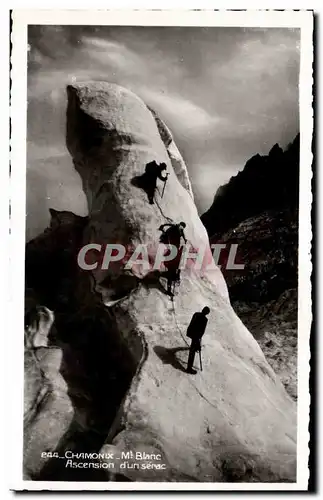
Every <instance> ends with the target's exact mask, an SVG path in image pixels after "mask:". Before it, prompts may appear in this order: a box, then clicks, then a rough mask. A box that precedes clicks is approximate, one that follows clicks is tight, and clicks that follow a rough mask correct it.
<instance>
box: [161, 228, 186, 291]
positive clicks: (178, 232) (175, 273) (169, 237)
mask: <svg viewBox="0 0 323 500" xmlns="http://www.w3.org/2000/svg"><path fill="white" fill-rule="evenodd" d="M166 227H168V229H165V228H166ZM185 227H186V224H185V222H183V221H182V222H180V223H179V224H173V223H172V224H170V223H166V224H162V225H161V226H160V227H159V231H162V234H161V236H160V242H161V243H164V244H166V245H174V246H175V247H176V248H177V255H176V257H174V258H173V259H172V260H168V261H166V262H164V265H165V267H166V269H167V272H166V277H167V293H168V295H170V296H171V297H173V296H174V288H175V283H176V282H179V281H180V276H181V271H180V269H178V267H179V264H180V261H181V256H182V251H183V246H181V239H182V238H183V240H184V242H185V244H186V243H187V239H186V237H185V234H184V229H185ZM169 252H170V250H166V253H165V255H168V254H169Z"/></svg>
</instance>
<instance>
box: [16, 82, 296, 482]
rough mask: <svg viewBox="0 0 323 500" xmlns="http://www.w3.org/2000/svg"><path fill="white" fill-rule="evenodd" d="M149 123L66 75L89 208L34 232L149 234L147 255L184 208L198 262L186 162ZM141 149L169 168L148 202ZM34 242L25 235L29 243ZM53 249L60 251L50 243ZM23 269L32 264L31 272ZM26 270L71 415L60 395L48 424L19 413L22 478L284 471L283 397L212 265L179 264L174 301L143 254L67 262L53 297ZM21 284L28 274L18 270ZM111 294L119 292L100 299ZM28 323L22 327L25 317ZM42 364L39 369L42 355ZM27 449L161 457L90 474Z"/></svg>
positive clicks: (290, 468) (142, 111) (118, 99)
mask: <svg viewBox="0 0 323 500" xmlns="http://www.w3.org/2000/svg"><path fill="white" fill-rule="evenodd" d="M160 127H161V122H158V121H156V117H155V116H154V114H152V112H151V111H150V110H149V109H148V108H147V107H146V106H145V104H144V103H143V102H142V101H141V100H140V99H139V98H138V97H137V96H135V95H134V94H132V93H131V92H129V91H127V90H126V89H123V88H121V87H118V86H115V85H110V84H107V83H101V82H95V83H94V82H89V83H84V84H78V85H74V86H70V87H69V88H68V110H67V146H68V149H69V151H70V153H71V155H72V156H73V160H74V165H75V168H76V169H77V171H78V172H79V173H80V175H81V178H82V182H83V187H84V191H85V193H86V196H87V199H88V204H89V218H88V219H87V220H82V221H79V220H77V218H76V219H74V222H72V223H71V224H72V226H71V225H70V226H69V230H66V228H65V226H66V225H68V224H69V222H67V221H66V220H65V219H64V220H60V221H59V224H58V226H57V227H56V229H55V227H53V228H52V229H50V230H49V231H48V232H47V233H46V235H43V236H42V237H40V238H44V239H46V240H47V241H48V242H49V240H50V239H51V238H52V239H54V240H55V239H57V238H58V234H61V235H62V241H63V240H64V238H65V242H66V245H67V249H66V254H67V256H68V258H69V257H70V255H72V254H73V253H74V255H75V252H76V253H77V249H78V248H80V246H82V245H84V244H87V243H90V242H92V243H94V242H95V243H115V242H118V243H123V244H124V245H126V246H127V247H130V248H133V247H134V246H136V244H138V243H140V244H147V245H148V246H149V249H150V250H149V252H150V253H149V255H150V257H152V256H154V251H155V243H158V239H159V232H158V227H159V226H160V225H161V224H162V223H164V222H167V221H169V220H171V221H174V222H179V221H180V220H185V221H186V222H187V228H186V234H187V237H188V239H189V240H190V242H191V243H192V245H193V246H194V247H195V248H200V247H204V248H206V250H207V252H206V255H207V259H206V260H207V262H208V263H209V262H210V259H211V253H210V249H209V244H208V237H207V233H206V230H205V228H204V226H203V224H202V223H201V221H200V219H199V217H198V213H197V209H196V207H195V205H194V202H193V199H192V193H191V190H190V184H189V182H188V176H187V171H186V168H185V164H184V162H183V160H182V159H181V157H180V154H179V152H178V150H177V148H176V146H175V145H174V144H173V140H172V139H171V140H170V139H169V138H168V139H167V142H166V143H165V137H163V134H162V133H161V128H160ZM168 132H169V131H168ZM169 141H170V142H169ZM175 152H176V154H175ZM153 160H155V161H157V163H161V162H165V163H166V164H167V169H168V172H169V173H170V175H169V180H168V183H167V187H166V190H165V194H164V197H163V198H161V197H160V195H159V194H157V196H156V203H155V204H154V205H150V204H149V203H148V200H147V195H146V193H145V192H144V191H143V190H142V189H140V188H138V187H137V185H136V183H134V182H133V179H134V178H135V177H138V176H140V175H141V174H142V173H143V171H144V168H145V165H146V164H147V163H148V162H150V161H153ZM54 215H55V214H54ZM52 217H53V214H52ZM70 217H71V218H73V217H72V216H70ZM70 217H67V219H69V218H70ZM56 218H57V217H56ZM80 225H81V226H82V227H83V228H82V229H80ZM54 226H55V225H54ZM74 228H75V229H74ZM55 231H56V236H53V234H54V232H55ZM74 235H75V238H74ZM48 245H49V246H50V243H48ZM37 246H38V243H37V242H36V240H35V241H34V243H33V245H30V247H29V248H30V249H31V250H30V252H31V253H32V252H35V251H36V250H35V248H36V249H37ZM45 246H46V245H45ZM69 249H71V252H70V253H69ZM55 255H56V258H57V259H58V260H59V259H60V258H62V257H61V255H60V252H59V251H57V252H55ZM27 261H28V259H27ZM31 261H33V259H32V258H31ZM58 267H59V266H58ZM70 269H71V272H69V270H70ZM35 274H37V272H36V271H35V269H34V270H33V272H32V273H31V278H30V279H31V280H32V276H34V275H35ZM37 275H38V276H39V277H40V276H41V275H42V280H41V279H40V278H39V280H38V281H37V283H36V285H35V283H34V284H33V286H34V288H36V290H35V293H36V295H37V300H38V302H39V301H40V302H43V306H46V307H49V305H51V307H52V308H53V309H54V313H55V323H54V325H52V327H55V331H54V333H52V334H51V336H50V337H51V338H52V340H51V342H52V344H53V345H55V346H57V349H59V350H60V352H61V353H62V362H61V366H60V367H58V366H57V364H56V365H55V370H56V373H57V378H58V379H59V377H63V379H64V381H65V383H66V386H65V389H64V390H65V392H64V397H65V398H66V400H67V399H68V400H69V401H70V402H71V403H72V405H73V410H74V414H73V419H72V421H71V422H70V423H69V424H68V423H67V422H66V415H67V414H68V415H69V414H70V413H69V410H68V411H67V412H66V411H65V407H64V405H62V409H61V411H62V414H60V411H59V408H58V409H57V411H56V407H55V409H53V412H54V411H55V422H53V424H51V425H50V427H49V429H48V432H47V435H46V436H45V435H44V434H43V433H42V432H39V431H38V427H37V426H36V425H35V424H34V422H35V420H32V421H30V422H28V424H27V425H26V431H25V435H26V436H27V437H26V445H25V449H26V453H25V460H24V467H25V471H26V472H25V474H26V476H28V477H31V478H33V479H56V480H58V479H65V480H66V479H72V478H74V479H76V480H104V479H105V480H111V479H112V480H133V481H220V482H227V481H251V482H254V481H258V482H259V481H260V482H266V481H275V482H276V481H284V482H285V481H287V482H289V481H295V478H296V476H295V475H296V413H295V405H294V403H293V401H292V399H291V398H290V397H289V396H288V394H287V393H286V391H285V389H284V387H283V385H282V384H281V382H280V380H279V379H278V377H277V376H276V375H275V373H274V372H273V370H272V369H271V368H270V366H269V365H268V363H267V361H266V359H265V357H264V355H263V353H262V351H261V349H260V347H259V345H258V344H257V342H256V341H255V340H254V338H253V337H252V335H251V334H250V333H249V331H248V330H247V329H246V327H245V326H244V325H243V323H242V322H241V321H240V319H239V318H238V317H237V315H236V314H235V312H234V311H233V309H232V307H231V305H230V302H229V297H228V291H227V286H226V284H225V281H224V279H223V276H222V274H221V272H220V271H219V270H218V269H217V268H216V267H215V266H213V269H212V270H211V271H207V270H206V269H205V266H204V267H203V269H202V271H201V272H194V271H193V270H192V269H190V270H187V271H183V272H182V281H181V284H180V286H179V287H178V290H177V294H176V296H175V299H174V302H172V301H171V300H170V298H169V297H168V296H167V295H166V294H165V289H164V286H163V278H162V277H160V276H158V275H156V274H155V273H151V272H149V270H146V269H144V268H142V267H141V266H139V267H136V266H133V268H132V269H131V272H130V273H129V272H125V269H124V267H123V266H122V265H116V266H113V267H112V268H111V269H108V270H101V269H96V270H93V271H92V272H91V273H89V271H82V270H80V268H77V267H74V266H71V267H69V266H68V270H67V271H66V273H65V281H66V283H65V285H64V286H63V292H61V291H60V286H59V285H55V287H56V288H55V290H57V292H55V294H53V295H55V296H54V297H53V296H52V294H51V293H47V292H46V290H45V292H44V291H43V286H44V285H43V283H44V282H46V281H47V285H45V288H46V286H47V287H48V288H49V289H50V282H49V281H48V280H47V276H46V274H45V273H43V274H42V273H39V272H38V274H37ZM70 275H71V281H70V279H69V276H70ZM54 278H56V276H54ZM54 278H53V279H54ZM51 279H52V277H51ZM125 282H126V285H125ZM55 283H56V282H55ZM71 283H73V286H71ZM28 286H32V285H31V284H30V283H29V282H28ZM61 295H63V297H65V300H63V301H62V300H61V299H60V297H61ZM57 296H58V297H59V299H57V298H56V297H57ZM116 296H117V297H119V299H121V300H117V301H112V302H111V299H112V298H113V297H116ZM43 297H44V298H43ZM66 297H67V299H66ZM111 304H113V305H111ZM205 305H208V306H209V307H210V309H211V314H210V318H209V324H208V328H207V332H206V334H205V340H204V347H203V351H202V356H203V371H198V373H197V374H196V375H195V376H192V375H188V374H187V373H185V367H186V363H187V355H188V346H187V339H186V337H185V330H186V328H187V326H188V324H189V322H190V319H191V316H192V314H193V313H194V312H195V311H197V310H200V309H201V308H202V307H203V306H205ZM37 314H38V315H39V311H38V313H37ZM26 328H27V333H28V332H29V331H30V328H31V327H30V325H27V326H26ZM27 336H28V335H27ZM45 349H46V348H45ZM47 349H49V347H47ZM26 359H27V358H26ZM29 364H30V365H32V361H30V362H29ZM27 365H28V363H27ZM196 366H197V368H198V365H197V363H196ZM42 370H43V371H44V372H45V373H46V367H45V368H42ZM29 372H30V370H28V367H27V370H26V373H27V375H28V373H29ZM32 380H33V379H32ZM37 380H38V379H37ZM60 380H61V379H60ZM31 385H33V382H32V383H31ZM31 398H32V396H31ZM34 407H35V415H36V416H37V417H34V419H35V418H37V419H38V421H40V422H42V423H43V425H45V423H44V422H45V419H46V418H47V417H48V414H47V413H46V408H45V409H44V410H43V408H42V407H41V406H40V407H38V406H37V405H35V404H34ZM30 436H32V438H31V437H30ZM30 440H32V442H33V443H37V446H38V448H37V449H36V448H35V447H34V445H33V444H29V443H30ZM35 450H36V451H35ZM39 450H50V451H51V452H54V451H57V450H58V451H59V454H60V455H63V454H64V453H65V451H66V450H76V451H79V452H83V453H85V452H91V451H92V452H100V453H101V454H106V456H107V454H108V453H109V452H111V453H114V454H115V455H118V454H119V456H120V454H121V453H122V452H124V453H127V452H132V453H133V454H136V453H142V452H145V453H149V454H155V455H160V461H159V462H158V463H159V464H163V465H164V466H165V468H163V469H161V468H158V467H152V466H151V467H150V468H148V467H145V468H144V467H142V463H143V462H140V461H139V465H138V467H135V465H136V463H137V464H138V461H137V462H136V463H135V462H134V461H133V459H129V460H128V465H129V467H126V468H125V469H122V470H121V468H120V467H117V466H116V465H115V468H114V469H113V470H110V469H109V470H107V469H104V468H103V465H104V464H106V465H108V461H107V459H103V458H101V461H100V465H101V466H102V467H101V468H98V469H95V474H94V469H87V470H86V469H69V468H68V467H66V460H63V459H61V460H60V459H56V460H55V459H54V458H47V459H42V460H41V459H40V458H39ZM75 461H76V462H78V461H82V459H80V460H77V459H76V460H75ZM83 461H84V460H83ZM148 462H149V460H148V461H147V460H145V461H144V463H145V464H146V465H147V463H148ZM155 464H156V461H155ZM132 466H134V467H132Z"/></svg>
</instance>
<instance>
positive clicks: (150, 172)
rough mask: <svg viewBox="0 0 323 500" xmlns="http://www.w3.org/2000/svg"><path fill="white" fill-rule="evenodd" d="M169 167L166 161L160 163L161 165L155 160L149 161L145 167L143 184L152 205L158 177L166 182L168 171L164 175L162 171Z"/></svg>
mask: <svg viewBox="0 0 323 500" xmlns="http://www.w3.org/2000/svg"><path fill="white" fill-rule="evenodd" d="M166 169H167V166H166V163H160V164H159V165H158V164H157V163H156V162H155V161H151V162H150V163H147V165H146V168H145V173H144V175H143V184H144V186H145V190H146V193H147V195H148V200H149V203H150V204H151V205H153V204H154V197H155V191H156V188H157V179H160V180H161V181H163V182H164V183H166V181H167V179H168V175H169V174H168V173H166V176H165V177H163V175H162V173H163V172H164V170H166Z"/></svg>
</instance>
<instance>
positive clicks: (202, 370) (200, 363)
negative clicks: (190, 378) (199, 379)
mask: <svg viewBox="0 0 323 500" xmlns="http://www.w3.org/2000/svg"><path fill="white" fill-rule="evenodd" d="M199 355H200V367H201V372H202V371H203V368H202V356H201V349H200V350H199Z"/></svg>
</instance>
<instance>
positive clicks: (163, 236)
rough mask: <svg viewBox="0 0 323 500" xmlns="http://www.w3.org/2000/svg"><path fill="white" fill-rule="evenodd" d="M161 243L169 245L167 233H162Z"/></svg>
mask: <svg viewBox="0 0 323 500" xmlns="http://www.w3.org/2000/svg"><path fill="white" fill-rule="evenodd" d="M159 241H160V243H164V244H165V245H168V244H169V238H168V234H167V232H166V231H163V232H162V234H161V235H160V238H159Z"/></svg>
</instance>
